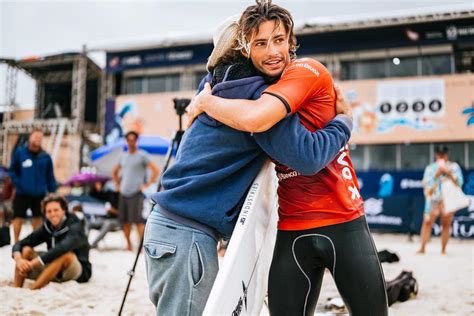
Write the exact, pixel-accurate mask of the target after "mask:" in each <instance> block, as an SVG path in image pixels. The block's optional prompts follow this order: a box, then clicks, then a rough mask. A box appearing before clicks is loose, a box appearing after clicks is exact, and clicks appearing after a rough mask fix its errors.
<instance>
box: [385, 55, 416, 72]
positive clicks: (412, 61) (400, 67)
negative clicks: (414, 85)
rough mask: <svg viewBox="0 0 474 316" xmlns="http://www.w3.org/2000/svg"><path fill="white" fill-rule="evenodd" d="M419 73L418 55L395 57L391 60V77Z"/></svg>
mask: <svg viewBox="0 0 474 316" xmlns="http://www.w3.org/2000/svg"><path fill="white" fill-rule="evenodd" d="M417 75H418V57H394V58H392V60H391V61H390V77H410V76H417Z"/></svg>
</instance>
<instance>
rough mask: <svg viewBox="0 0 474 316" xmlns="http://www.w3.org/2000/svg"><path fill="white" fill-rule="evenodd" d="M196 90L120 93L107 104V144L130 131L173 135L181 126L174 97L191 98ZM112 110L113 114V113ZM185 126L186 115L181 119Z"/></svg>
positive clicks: (144, 133) (155, 134) (170, 136)
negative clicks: (137, 93) (135, 93)
mask: <svg viewBox="0 0 474 316" xmlns="http://www.w3.org/2000/svg"><path fill="white" fill-rule="evenodd" d="M193 96H194V92H191V91H189V92H166V93H150V94H141V95H121V96H118V97H117V98H115V101H114V102H115V103H114V105H113V106H112V101H111V100H107V104H106V105H107V107H106V126H108V128H107V134H106V137H105V139H106V143H107V144H111V143H114V142H115V141H117V140H118V139H119V138H120V137H121V136H122V135H125V134H126V133H127V132H128V131H131V130H133V131H136V132H138V133H139V134H141V135H154V136H161V137H164V138H172V137H173V136H174V134H175V132H176V131H177V130H178V128H179V116H178V115H177V113H176V110H175V108H174V103H173V99H174V98H192V97H193ZM110 113H113V115H112V114H110ZM182 121H183V126H186V125H185V124H186V122H187V119H186V116H184V117H183V118H182Z"/></svg>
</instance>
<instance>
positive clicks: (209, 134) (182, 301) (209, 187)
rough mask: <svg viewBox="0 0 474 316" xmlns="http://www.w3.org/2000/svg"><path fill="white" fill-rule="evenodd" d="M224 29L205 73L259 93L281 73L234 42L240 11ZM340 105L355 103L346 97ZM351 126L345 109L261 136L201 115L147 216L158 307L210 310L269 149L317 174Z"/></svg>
mask: <svg viewBox="0 0 474 316" xmlns="http://www.w3.org/2000/svg"><path fill="white" fill-rule="evenodd" d="M218 30H219V32H218V33H217V34H216V36H215V38H214V50H213V53H212V54H211V57H210V58H209V63H208V69H209V71H210V74H208V76H207V77H206V78H205V80H204V81H206V82H210V83H211V85H212V86H213V90H212V93H213V94H215V95H218V96H222V97H226V98H234V99H235V98H243V99H255V98H258V97H259V96H260V93H261V92H262V91H263V90H264V89H265V88H266V87H267V86H268V85H269V84H271V83H272V82H273V81H274V80H275V78H263V77H261V76H259V75H257V73H256V72H255V69H254V67H253V65H252V63H251V61H249V60H247V59H245V58H242V56H241V54H240V53H239V52H238V51H235V50H233V49H232V47H235V46H234V45H236V43H235V40H233V39H235V38H236V31H237V22H236V21H235V20H234V19H230V20H227V21H226V22H225V23H224V25H223V26H221V27H220V28H219V29H218ZM204 81H203V82H202V83H201V88H202V87H203V86H204ZM338 108H339V111H338V112H345V111H348V107H347V104H345V102H344V100H340V102H339V104H338ZM351 129H352V118H351V116H348V115H344V114H340V115H338V116H336V118H335V119H334V120H332V121H331V122H330V123H328V125H327V126H326V127H325V128H324V129H322V130H319V131H317V132H313V133H311V132H310V131H308V130H307V129H306V128H305V127H304V126H303V125H302V124H301V123H300V122H299V118H298V116H297V115H294V116H289V117H287V118H286V119H284V120H282V121H281V122H279V123H278V124H276V125H275V126H274V127H273V128H272V129H270V130H269V131H268V132H267V133H266V134H267V136H268V137H254V135H252V134H251V133H247V132H241V131H237V130H235V129H232V128H230V127H228V126H226V125H223V124H221V123H220V122H218V121H216V120H214V119H212V118H211V117H209V116H207V115H206V114H202V115H200V116H199V117H198V118H197V120H196V121H195V122H194V123H193V124H192V126H191V127H190V128H189V129H188V130H187V131H186V132H185V134H184V136H183V139H182V141H181V145H180V148H179V150H178V152H177V155H176V160H175V163H174V164H173V166H171V167H170V168H169V169H168V170H167V171H166V172H165V173H164V174H163V176H162V180H161V181H162V184H163V188H164V190H163V191H161V192H157V193H155V194H154V195H153V196H152V200H153V201H154V202H155V203H156V205H155V206H154V208H153V211H152V213H151V214H150V216H149V217H148V220H147V224H146V228H145V236H144V249H145V260H146V266H147V278H148V284H149V295H150V299H151V301H152V302H153V304H154V305H155V306H156V314H157V315H201V314H202V312H203V310H204V307H205V304H206V301H207V298H208V296H209V293H210V291H211V288H212V285H213V283H214V279H215V277H216V275H217V270H218V259H217V241H218V240H220V239H221V238H223V237H224V238H229V237H230V236H231V234H232V231H233V229H234V226H235V223H236V220H237V218H238V215H239V212H240V207H241V205H242V202H243V200H244V198H245V195H246V192H247V191H248V188H249V186H250V185H251V183H252V181H253V180H254V178H255V177H256V175H257V174H258V172H259V171H260V169H261V168H262V166H263V164H264V162H265V161H266V160H267V159H268V157H269V156H270V157H272V158H273V159H275V160H277V161H279V162H281V163H284V164H286V165H288V166H291V167H292V168H294V169H295V170H297V171H298V172H300V173H302V174H307V175H312V174H314V173H317V172H318V171H319V170H321V169H322V168H324V167H325V166H326V165H327V164H328V163H329V162H330V161H332V160H333V159H334V157H335V156H336V154H337V153H338V152H339V150H340V148H341V147H343V146H344V145H345V144H346V143H347V141H348V139H349V137H350V132H351Z"/></svg>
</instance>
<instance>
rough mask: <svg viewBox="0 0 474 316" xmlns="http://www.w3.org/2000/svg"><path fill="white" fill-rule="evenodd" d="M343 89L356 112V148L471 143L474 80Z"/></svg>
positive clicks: (351, 84)
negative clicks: (401, 144) (412, 143)
mask: <svg viewBox="0 0 474 316" xmlns="http://www.w3.org/2000/svg"><path fill="white" fill-rule="evenodd" d="M341 86H342V89H343V91H345V93H346V98H347V99H348V100H349V102H350V103H351V104H352V107H353V113H354V130H353V133H352V136H351V142H353V143H356V144H387V143H406V142H437V141H439V142H442V141H451V142H453V141H469V140H472V135H473V133H474V120H473V119H472V113H473V112H472V111H473V104H474V75H473V74H462V75H449V76H441V77H436V78H431V79H414V78H412V79H399V80H393V79H379V80H358V81H345V82H341Z"/></svg>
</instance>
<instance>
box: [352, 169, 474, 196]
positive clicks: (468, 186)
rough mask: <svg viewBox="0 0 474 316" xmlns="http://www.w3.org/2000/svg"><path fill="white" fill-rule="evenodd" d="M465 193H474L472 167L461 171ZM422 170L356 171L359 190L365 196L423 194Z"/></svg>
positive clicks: (473, 171) (473, 172) (473, 170)
mask: <svg viewBox="0 0 474 316" xmlns="http://www.w3.org/2000/svg"><path fill="white" fill-rule="evenodd" d="M463 177H464V185H463V191H464V193H465V194H468V195H474V169H470V170H465V171H464V172H463ZM422 179H423V171H392V172H384V171H369V172H357V181H358V182H359V187H360V192H361V194H362V196H363V197H364V198H366V197H372V196H376V197H381V198H383V197H390V196H400V195H419V196H423V183H422Z"/></svg>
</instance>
